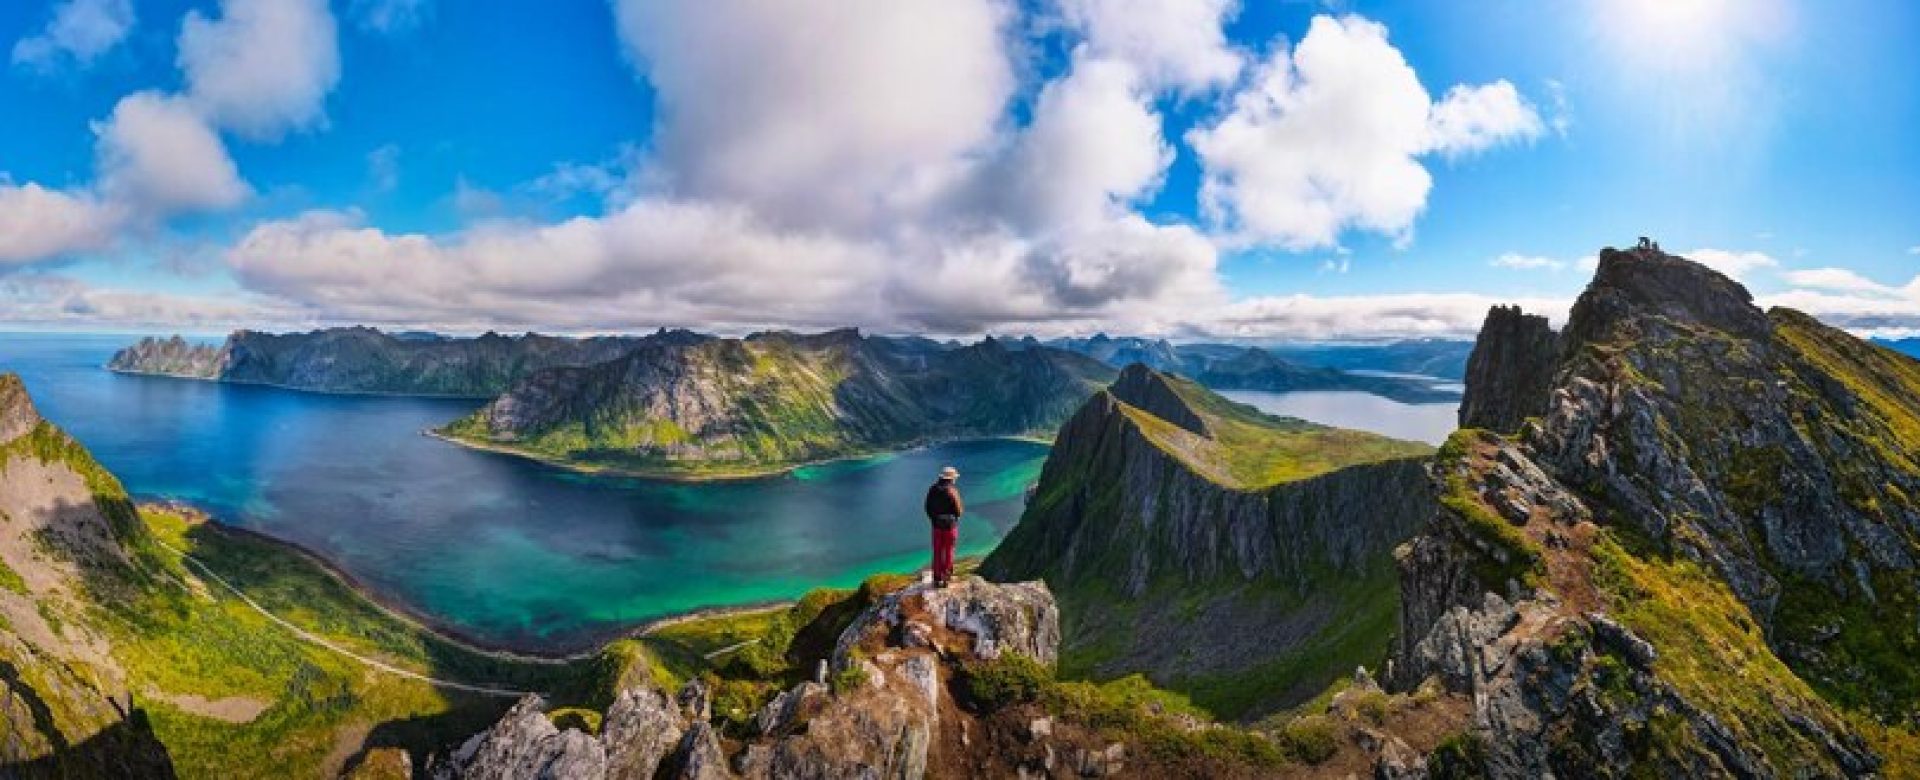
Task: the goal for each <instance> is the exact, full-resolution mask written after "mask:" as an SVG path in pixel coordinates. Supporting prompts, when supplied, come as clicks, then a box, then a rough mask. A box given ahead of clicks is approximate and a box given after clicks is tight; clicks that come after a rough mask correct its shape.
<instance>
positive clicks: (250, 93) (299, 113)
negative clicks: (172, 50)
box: [179, 0, 340, 140]
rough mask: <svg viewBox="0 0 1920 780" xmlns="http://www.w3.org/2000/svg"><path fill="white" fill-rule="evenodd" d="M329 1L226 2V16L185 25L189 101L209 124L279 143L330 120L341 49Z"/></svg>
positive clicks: (192, 14)
mask: <svg viewBox="0 0 1920 780" xmlns="http://www.w3.org/2000/svg"><path fill="white" fill-rule="evenodd" d="M336 34H337V33H336V30H335V26H334V21H333V15H332V14H331V13H329V12H328V10H327V4H326V0H221V3H220V17H219V18H217V19H209V18H207V17H205V16H203V15H201V14H200V12H199V11H188V12H187V16H186V21H184V22H183V23H182V24H181V26H180V40H179V48H180V56H179V62H180V69H181V70H182V71H183V72H184V73H185V74H186V78H187V90H186V95H187V99H188V100H189V101H190V102H191V103H193V105H194V106H195V107H196V108H198V109H199V110H200V111H201V113H203V114H204V115H205V116H206V117H207V119H208V120H209V121H211V122H212V123H214V124H215V125H218V126H220V127H222V128H226V129H228V130H231V131H233V132H234V133H237V134H239V135H241V136H243V137H246V138H250V139H254V140H273V139H277V138H279V137H280V136H281V135H283V134H285V133H286V132H287V131H289V130H301V129H305V128H310V127H314V126H317V125H319V124H321V123H323V122H324V121H325V120H326V111H325V105H324V104H325V101H326V96H327V93H328V92H330V91H332V89H333V86H334V84H336V83H338V82H339V80H340V51H339V46H338V45H337V41H336Z"/></svg>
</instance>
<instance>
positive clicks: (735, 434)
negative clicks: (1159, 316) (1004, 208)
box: [439, 333, 1114, 479]
mask: <svg viewBox="0 0 1920 780" xmlns="http://www.w3.org/2000/svg"><path fill="white" fill-rule="evenodd" d="M1113 374H1114V372H1113V370H1112V369H1111V368H1108V367H1107V366H1105V365H1104V364H1101V363H1099V362H1097V361H1094V360H1093V359H1091V358H1087V357H1084V356H1081V355H1076V354H1072V353H1068V352H1063V351H1058V350H1024V351H1014V350H1007V349H1004V348H1002V347H999V346H997V345H977V346H974V347H966V348H961V349H953V350H943V351H938V352H935V353H931V354H928V355H917V356H914V358H912V359H910V360H908V359H902V358H900V357H899V356H897V355H894V354H893V353H892V352H891V350H890V349H888V348H887V347H885V346H883V345H880V344H877V343H875V342H873V341H870V340H868V339H865V338H864V337H861V336H858V335H857V334H836V333H830V334H822V335H820V336H795V335H793V334H778V333H776V334H760V335H757V336H754V337H750V338H747V339H739V340H734V339H716V340H712V341H706V342H703V343H699V344H692V345H686V346H681V347H675V348H671V349H646V350H641V351H636V352H633V353H630V354H629V355H628V356H627V357H625V358H623V359H620V360H615V361H611V362H608V363H604V364H599V365H593V366H587V367H585V368H582V369H579V370H577V371H573V372H570V373H568V374H565V375H560V376H557V377H555V381H556V382H558V383H560V386H559V387H558V389H557V390H555V389H553V388H549V391H551V392H557V393H560V394H563V395H565V394H573V396H572V398H571V400H572V402H571V403H564V404H551V403H545V401H542V402H540V403H533V402H529V403H528V404H526V405H524V406H523V408H522V413H521V414H518V415H516V417H515V418H514V420H513V422H512V423H511V426H512V429H511V430H499V429H497V427H496V424H497V423H499V422H500V421H499V420H496V419H495V418H493V417H491V416H490V415H491V413H492V408H493V407H491V406H490V407H486V408H482V409H480V410H478V411H476V412H475V413H474V414H472V415H470V416H468V417H465V418H462V419H460V420H456V421H454V422H452V423H450V424H448V425H446V426H445V427H443V428H441V429H440V431H439V433H440V434H442V435H444V436H446V437H448V438H450V439H453V440H455V441H459V442H463V443H466V444H471V445H474V446H478V447H484V448H489V449H495V450H499V451H503V452H510V453H514V454H518V455H523V456H526V457H531V458H535V459H539V460H543V461H547V462H551V463H554V464H556V465H561V466H566V467H571V468H578V469H582V470H589V471H593V470H607V471H618V472H623V473H631V474H640V475H648V476H661V477H680V478H688V479H702V478H729V477H745V476H758V475H765V474H770V473H777V472H779V471H782V470H785V469H789V468H793V467H795V466H799V465H804V464H807V463H813V462H818V461H824V460H834V459H840V458H852V457H861V456H867V455H874V454H878V453H881V452H886V451H890V450H897V449H901V448H904V447H907V446H911V445H914V444H918V443H923V442H926V441H930V440H934V439H940V438H947V437H983V436H1018V435H1030V434H1041V433H1049V432H1050V431H1051V430H1052V429H1053V428H1054V427H1055V426H1057V425H1058V424H1059V423H1060V422H1061V421H1062V420H1064V419H1066V417H1067V416H1068V415H1069V414H1070V413H1071V412H1072V410H1073V407H1074V406H1076V405H1077V404H1078V403H1080V402H1081V401H1082V400H1084V399H1085V397H1086V396H1087V395H1090V394H1092V393H1093V392H1094V391H1095V390H1096V389H1097V388H1098V386H1099V385H1100V384H1102V383H1104V382H1106V381H1107V380H1109V379H1111V378H1112V376H1113ZM1062 378H1066V379H1069V380H1071V381H1065V382H1062V381H1058V380H1060V379H1062ZM503 398H506V399H512V398H515V396H514V395H513V391H511V390H510V391H509V392H508V395H506V396H503ZM543 398H544V396H543ZM542 404H545V405H544V406H543V405H542ZM527 409H533V411H532V412H531V413H529V412H527ZM696 422H697V424H696ZM690 426H691V427H693V428H698V430H691V429H690Z"/></svg>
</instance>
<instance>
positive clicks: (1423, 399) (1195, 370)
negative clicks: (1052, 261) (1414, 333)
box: [1041, 334, 1472, 403]
mask: <svg viewBox="0 0 1920 780" xmlns="http://www.w3.org/2000/svg"><path fill="white" fill-rule="evenodd" d="M1041 343H1044V344H1046V345H1047V346H1050V347H1056V348H1059V349H1065V350H1071V351H1073V352H1078V353H1080V354H1083V355H1087V356H1088V357H1092V358H1094V359H1096V360H1099V361H1101V362H1104V363H1106V364H1108V365H1111V366H1114V367H1116V368H1122V367H1125V366H1126V365H1128V364H1130V363H1141V364H1144V365H1146V366H1147V367H1148V368H1152V369H1153V370H1155V371H1163V372H1167V373H1173V374H1179V375H1181V376H1184V377H1187V378H1190V379H1192V380H1194V381H1196V382H1199V383H1200V384H1202V385H1205V386H1207V387H1209V388H1212V389H1214V390H1265V391H1270V392H1277V393H1284V392H1291V391H1297V390H1358V391H1361V392H1367V393H1373V394H1375V395H1380V396H1385V397H1387V398H1391V399H1393V400H1396V401H1400V402H1402V403H1445V402H1449V401H1455V400H1458V399H1459V397H1460V394H1459V393H1458V392H1456V391H1454V390H1452V389H1450V388H1447V387H1443V386H1438V385H1437V384H1436V383H1435V382H1433V381H1431V380H1427V379H1419V378H1414V377H1410V376H1395V375H1393V374H1422V375H1424V376H1430V377H1434V378H1443V379H1447V378H1457V377H1460V376H1463V375H1464V372H1465V360H1466V353H1467V352H1468V351H1469V350H1470V349H1471V348H1472V345H1471V344H1466V343H1465V342H1459V343H1457V349H1456V342H1400V344H1395V345H1382V346H1378V347H1360V346H1338V347H1336V346H1326V347H1306V346H1298V347H1290V348H1288V349H1289V350H1291V352H1292V354H1295V355H1301V356H1303V357H1304V358H1305V359H1295V358H1292V357H1287V356H1283V355H1282V354H1281V351H1280V350H1277V349H1269V348H1265V347H1250V346H1240V345H1233V344H1174V343H1172V342H1170V341H1166V340H1164V339H1144V338H1139V337H1132V336H1123V337H1112V336H1107V335H1105V334H1100V335H1095V336H1093V337H1091V338H1084V339H1054V340H1052V341H1047V342H1041ZM1402 345H1407V346H1402ZM1455 351H1457V352H1459V354H1460V367H1459V368H1458V369H1456V368H1455V367H1454V366H1453V361H1452V358H1451V357H1450V355H1451V354H1452V353H1453V352H1455ZM1369 357H1372V358H1374V359H1372V360H1369V359H1368V358H1369ZM1314 359H1317V360H1329V361H1338V362H1343V363H1346V364H1348V366H1350V367H1348V368H1332V367H1328V366H1326V365H1315V364H1312V363H1310V362H1308V361H1309V360H1314ZM1408 369H1440V370H1444V371H1447V372H1449V373H1446V374H1431V373H1427V371H1426V370H1408ZM1359 371H1367V372H1380V373H1356V372H1359Z"/></svg>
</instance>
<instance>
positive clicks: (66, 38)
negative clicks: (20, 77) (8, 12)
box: [13, 0, 133, 70]
mask: <svg viewBox="0 0 1920 780" xmlns="http://www.w3.org/2000/svg"><path fill="white" fill-rule="evenodd" d="M132 29H133V0H66V2H63V3H58V4H56V5H55V6H54V8H53V18H52V19H49V20H48V21H47V26H46V27H45V28H43V29H42V30H41V31H40V32H39V34H37V35H30V36H27V37H25V38H21V39H20V40H19V41H16V42H15V43H14V44H13V63H14V64H15V65H26V66H30V67H34V68H39V69H41V70H48V69H52V68H55V67H58V66H59V65H61V64H63V63H72V64H74V65H78V66H82V67H84V66H86V65H88V64H90V63H92V62H93V61H94V60H95V59H97V58H99V57H100V55H102V54H105V53H107V52H108V51H109V50H111V49H113V47H115V46H117V45H119V44H120V42H121V41H122V40H125V39H126V37H127V32H128V31H130V30H132Z"/></svg>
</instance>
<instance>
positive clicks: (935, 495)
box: [927, 466, 966, 588]
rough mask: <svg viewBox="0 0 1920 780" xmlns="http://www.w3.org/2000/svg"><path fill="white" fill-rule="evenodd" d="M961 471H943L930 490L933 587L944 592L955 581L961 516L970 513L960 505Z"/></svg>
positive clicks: (928, 494)
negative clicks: (954, 568) (954, 574)
mask: <svg viewBox="0 0 1920 780" xmlns="http://www.w3.org/2000/svg"><path fill="white" fill-rule="evenodd" d="M959 479H960V471H959V470H958V469H955V468H954V467H952V466H948V467H946V468H943V469H941V470H940V478H939V479H937V480H934V483H933V484H932V485H931V486H929V487H928V488H927V520H928V522H931V523H933V586H934V587H936V588H944V587H946V586H947V581H948V580H950V579H953V546H954V544H956V543H958V542H959V541H960V515H961V514H963V513H964V512H965V511H966V509H965V505H963V504H961V503H960V489H959V488H956V487H954V486H953V483H954V482H957V481H959Z"/></svg>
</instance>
